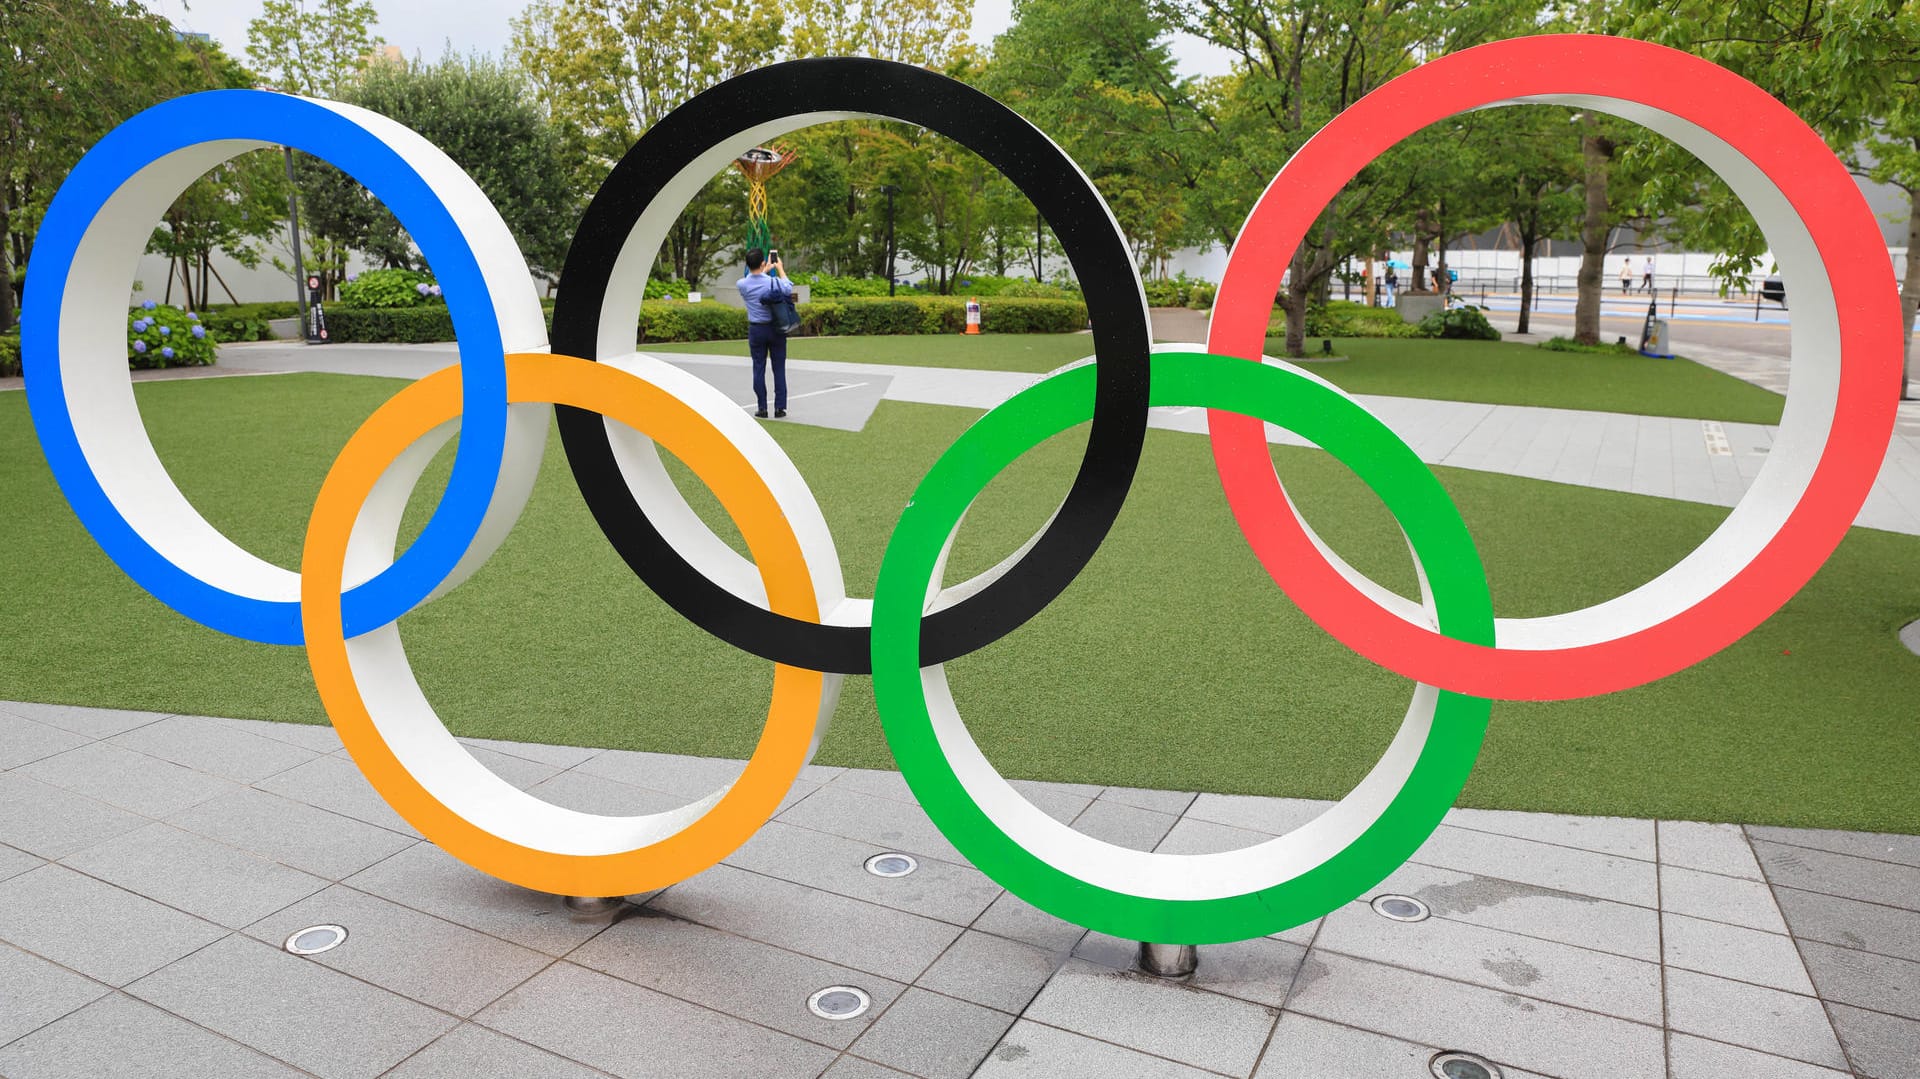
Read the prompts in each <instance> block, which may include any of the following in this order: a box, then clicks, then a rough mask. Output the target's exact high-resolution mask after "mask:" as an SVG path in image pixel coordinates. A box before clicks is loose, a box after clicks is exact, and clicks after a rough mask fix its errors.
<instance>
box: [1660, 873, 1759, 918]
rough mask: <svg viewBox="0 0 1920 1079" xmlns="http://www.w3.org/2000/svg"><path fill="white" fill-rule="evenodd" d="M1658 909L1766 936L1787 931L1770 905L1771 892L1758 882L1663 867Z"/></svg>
mask: <svg viewBox="0 0 1920 1079" xmlns="http://www.w3.org/2000/svg"><path fill="white" fill-rule="evenodd" d="M1660 907H1661V909H1662V910H1665V911H1669V912H1671V913H1674V914H1685V915H1687V916H1689V917H1693V918H1705V919H1708V920H1709V921H1716V922H1729V923H1731V924H1733V925H1744V926H1746V927H1747V928H1748V929H1764V930H1766V931H1767V932H1769V933H1784V932H1786V931H1787V923H1786V921H1785V920H1784V919H1783V918H1781V917H1780V908H1779V907H1778V906H1777V905H1775V903H1774V901H1773V890H1772V889H1770V888H1768V887H1767V886H1766V885H1765V884H1762V883H1761V882H1759V881H1757V880H1739V879H1736V878H1734V877H1723V876H1720V875H1719V874H1717V873H1702V872H1700V871H1699V870H1697V869H1682V868H1680V867H1679V866H1677V865H1663V866H1661V867H1660Z"/></svg>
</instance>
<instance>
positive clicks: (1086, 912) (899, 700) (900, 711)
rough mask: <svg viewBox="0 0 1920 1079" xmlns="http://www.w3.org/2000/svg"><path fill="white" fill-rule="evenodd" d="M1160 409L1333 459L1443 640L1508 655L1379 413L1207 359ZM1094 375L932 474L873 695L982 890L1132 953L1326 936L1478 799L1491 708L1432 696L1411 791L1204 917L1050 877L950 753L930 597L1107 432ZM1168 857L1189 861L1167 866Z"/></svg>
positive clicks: (896, 556)
mask: <svg viewBox="0 0 1920 1079" xmlns="http://www.w3.org/2000/svg"><path fill="white" fill-rule="evenodd" d="M1152 378H1153V382H1152V392H1151V403H1152V404H1153V405H1172V406H1182V405H1184V406H1192V407H1204V408H1215V409H1223V410H1225V411H1229V412H1238V413H1242V414H1245V415H1250V416H1256V417H1258V418H1260V419H1262V420H1265V421H1267V422H1269V423H1275V424H1278V425H1280V426H1282V427H1285V428H1287V429H1289V430H1291V431H1293V432H1295V433H1296V434H1299V435H1301V436H1303V437H1305V438H1307V439H1308V440H1309V441H1311V442H1313V443H1315V444H1316V445H1318V446H1320V447H1322V448H1323V449H1325V450H1326V451H1327V452H1329V453H1331V454H1333V455H1334V457H1335V458H1336V459H1338V460H1340V461H1341V462H1343V463H1344V464H1346V466H1347V467H1348V468H1350V469H1352V470H1353V471H1354V473H1355V474H1356V475H1358V476H1359V477H1360V479H1361V480H1362V481H1364V482H1365V483H1366V484H1367V485H1368V486H1369V487H1371V488H1372V489H1373V491H1374V493H1375V494H1376V495H1378V496H1379V497H1380V499H1381V500H1382V501H1383V502H1385V503H1386V505H1387V508H1388V509H1389V510H1390V511H1391V512H1392V513H1393V514H1394V516H1395V518H1396V519H1397V520H1398V522H1399V524H1400V527H1401V529H1402V531H1404V532H1405V533H1406V535H1407V537H1408V539H1409V542H1410V544H1411V546H1412V547H1413V550H1414V557H1415V559H1416V560H1417V561H1418V563H1419V565H1420V567H1421V569H1422V571H1423V572H1424V573H1425V576H1426V579H1427V582H1428V587H1429V589H1430V590H1431V594H1432V596H1433V601H1434V607H1435V609H1436V610H1437V611H1438V617H1439V623H1440V626H1439V628H1440V631H1441V632H1442V633H1445V634H1446V635H1448V636H1450V637H1454V638H1456V639H1458V640H1462V641H1467V642H1469V643H1472V644H1486V645H1490V644H1492V643H1493V639H1494V631H1493V605H1492V600H1491V597H1490V596H1489V594H1488V591H1487V582H1486V575H1485V572H1484V570H1483V569H1482V567H1481V563H1480V556H1479V554H1478V552H1477V551H1476V550H1475V549H1474V546H1473V539H1472V537H1471V536H1470V535H1469V534H1468V532H1467V527H1466V524H1465V522H1463V521H1462V520H1461V519H1460V513H1459V510H1458V509H1457V508H1456V507H1455V506H1454V504H1453V502H1452V500H1451V499H1450V498H1449V497H1448V495H1447V493H1446V491H1445V490H1444V489H1443V488H1442V487H1441V486H1440V482H1439V480H1438V479H1437V478H1435V476H1434V475H1433V473H1432V472H1431V471H1430V470H1429V469H1428V468H1427V466H1426V465H1425V464H1424V463H1423V462H1422V461H1421V460H1420V459H1419V458H1418V457H1417V456H1415V454H1414V452H1413V450H1412V449H1411V448H1410V447H1408V446H1407V444H1406V443H1405V442H1403V441H1401V440H1400V438H1399V437H1398V436H1397V435H1395V434H1394V433H1393V432H1392V431H1391V430H1389V429H1388V428H1387V427H1386V425H1385V424H1383V423H1381V422H1380V420H1379V419H1377V418H1375V417H1374V416H1373V415H1372V414H1371V413H1369V412H1367V410H1366V409H1364V408H1363V407H1361V406H1360V405H1359V404H1357V403H1356V402H1354V401H1353V400H1351V399H1350V398H1348V397H1346V396H1345V395H1344V394H1342V393H1340V392H1339V391H1337V390H1334V389H1332V388H1330V387H1328V386H1326V385H1324V384H1322V383H1320V382H1318V381H1316V380H1314V379H1313V378H1311V377H1309V376H1307V375H1305V374H1303V373H1301V372H1299V371H1298V370H1295V369H1291V368H1285V367H1273V366H1268V365H1266V364H1260V363H1250V362H1248V361H1246V360H1242V359H1237V358H1233V357H1225V356H1213V355H1209V354H1207V353H1202V352H1160V353H1156V354H1154V356H1153V360H1152ZM1093 394H1094V369H1093V366H1092V365H1090V364H1082V365H1080V366H1076V367H1070V368H1067V369H1064V370H1062V371H1058V372H1056V373H1054V374H1052V375H1050V376H1048V377H1047V378H1045V379H1043V380H1041V381H1040V382H1038V383H1036V384H1034V385H1033V386H1030V387H1028V388H1027V389H1025V390H1023V391H1021V392H1020V393H1019V394H1016V395H1015V396H1014V397H1012V398H1010V399H1009V400H1007V401H1006V402H1005V403H1003V404H1001V405H999V406H998V407H996V408H994V409H993V410H991V411H990V412H988V413H987V414H986V415H984V416H982V417H981V418H980V420H979V421H978V422H976V423H975V424H974V425H973V426H972V427H971V428H969V429H968V430H967V432H966V433H965V434H963V435H962V436H961V437H960V438H959V439H958V440H957V441H955V443H954V444H953V446H952V447H950V448H949V449H948V450H947V452H946V453H944V454H942V455H941V457H940V459H939V461H937V462H935V464H934V466H933V468H932V469H931V470H929V471H928V473H927V475H926V478H925V479H923V480H921V481H920V485H919V487H918V488H917V489H916V490H915V491H914V495H913V500H912V501H911V502H909V503H908V504H907V508H906V510H905V511H904V512H903V513H902V514H901V515H900V521H899V523H898V524H897V525H896V526H895V527H894V531H893V535H892V537H891V538H890V539H889V540H888V542H887V549H886V554H885V557H884V559H883V560H882V562H881V565H880V575H879V580H878V581H877V582H876V584H875V588H874V599H873V692H874V698H875V703H876V705H877V706H878V708H879V712H880V718H881V724H882V727H883V729H884V730H885V733H886V738H887V743H888V745H889V747H890V748H891V749H892V751H893V755H894V759H895V760H896V761H897V762H898V763H899V765H900V771H901V773H902V774H903V775H904V776H905V778H906V781H907V784H908V786H909V787H911V788H912V790H913V793H914V796H915V797H916V798H918V799H919V801H920V805H921V806H922V807H923V808H924V809H925V810H926V812H927V815H928V816H929V817H931V818H932V819H933V822H934V824H935V825H936V826H938V827H939V829H940V831H941V832H942V833H943V834H944V835H945V836H946V837H947V839H948V840H949V841H951V842H952V843H953V845H954V846H955V847H956V848H958V849H959V850H960V852H961V853H962V854H964V855H966V857H967V858H968V859H969V860H971V861H972V862H973V864H974V865H975V866H976V867H977V868H979V869H980V871H981V872H983V873H985V874H987V876H989V877H991V878H993V880H994V881H995V882H997V883H999V884H1000V885H1001V886H1002V887H1005V888H1006V889H1007V890H1008V891H1010V892H1012V893H1014V894H1015V895H1017V896H1019V897H1020V898H1021V899H1024V900H1026V901H1027V902H1028V903H1031V904H1033V905H1034V906H1035V907H1038V908H1040V909H1041V910H1044V911H1046V912H1047V913H1049V914H1052V915H1054V916H1055V917H1058V918H1062V919H1065V920H1066V921H1069V922H1073V923H1075V924H1078V925H1083V926H1086V927H1088V928H1090V929H1095V930H1098V931H1100V932H1103V933H1108V934H1112V935H1114V936H1119V937H1126V938H1129V939H1133V940H1146V941H1157V942H1162V943H1178V944H1211V943H1219V942H1223V941H1234V940H1247V939H1251V938H1253V937H1259V936H1265V935H1267V934H1270V933H1276V932H1279V931H1281V930H1284V929H1289V928H1292V927H1293V926H1296V925H1301V924H1304V923H1306V922H1309V921H1312V920H1313V919H1315V918H1318V917H1320V916H1321V915H1324V914H1326V913H1327V912H1329V911H1331V910H1333V909H1335V908H1336V907H1339V906H1340V905H1342V904H1344V903H1346V902H1349V901H1351V900H1353V899H1355V898H1357V897H1359V896H1361V895H1363V894H1365V893H1366V891H1367V889H1369V888H1371V887H1373V886H1374V885H1376V884H1378V883H1379V882H1380V881H1382V880H1384V879H1385V878H1386V877H1387V876H1388V874H1390V873H1392V872H1393V871H1394V870H1395V869H1397V868H1398V867H1399V866H1400V865H1401V864H1402V863H1404V862H1405V861H1406V860H1407V858H1408V857H1409V856H1411V855H1412V854H1413V853H1414V851H1416V850H1418V849H1419V847H1420V845H1421V844H1422V843H1424V842H1425V841H1426V839H1427V837H1428V836H1430V835H1432V834H1433V832H1434V829H1436V828H1438V827H1439V826H1440V821H1441V818H1442V817H1443V816H1444V815H1445V814H1446V811H1447V809H1448V808H1449V807H1451V806H1452V805H1453V801H1454V799H1455V798H1456V797H1458V796H1459V793H1460V789H1461V787H1463V786H1464V785H1465V784H1466V781H1467V776H1468V774H1469V773H1470V772H1471V771H1472V769H1473V764H1474V760H1475V758H1476V757H1477V756H1478V755H1479V752H1480V744H1481V741H1482V740H1483V739H1484V738H1485V736H1486V729H1487V719H1488V715H1489V713H1490V712H1491V710H1492V702H1491V701H1489V700H1488V699H1486V698H1483V697H1470V696H1467V695H1465V694H1459V693H1451V692H1447V691H1444V690H1435V691H1432V692H1435V693H1436V694H1437V701H1436V704H1435V709H1434V716H1433V722H1432V726H1431V729H1430V731H1429V734H1428V736H1427V738H1426V741H1425V743H1424V744H1423V745H1422V747H1421V748H1420V750H1419V754H1418V758H1417V760H1416V761H1415V762H1414V763H1413V765H1412V769H1411V772H1410V774H1409V775H1408V778H1407V780H1406V782H1405V783H1404V784H1403V785H1402V786H1401V787H1400V789H1399V791H1398V792H1397V793H1396V794H1394V795H1393V797H1392V799H1391V801H1390V802H1389V803H1388V805H1387V806H1386V808H1385V809H1384V810H1383V811H1382V812H1381V814H1380V815H1379V817H1378V818H1377V819H1375V820H1374V821H1373V822H1372V823H1371V824H1370V825H1369V826H1368V827H1366V828H1365V830H1364V831H1362V832H1361V833H1360V834H1359V836H1358V837H1357V838H1356V839H1354V840H1353V841H1352V842H1350V843H1348V844H1347V845H1346V846H1344V847H1343V848H1341V849H1339V850H1338V851H1337V852H1335V853H1332V854H1331V856H1329V857H1327V858H1326V859H1325V860H1324V861H1321V862H1319V864H1317V865H1314V866H1312V867H1311V868H1309V869H1306V870H1305V871H1304V872H1301V873H1299V874H1298V875H1296V876H1293V877H1291V878H1290V879H1287V880H1283V881H1280V882H1279V883H1276V884H1273V885H1271V886H1268V887H1264V888H1257V889H1254V890H1251V891H1247V892H1244V893H1242V894H1237V895H1223V896H1218V897H1213V898H1202V899H1173V898H1156V897H1148V896H1142V895H1135V894H1130V893H1128V892H1125V891H1118V890H1114V889H1112V888H1109V887H1104V886H1102V885H1099V884H1096V883H1092V882H1089V881H1085V880H1081V879H1079V878H1077V877H1075V876H1073V875H1071V874H1069V873H1068V872H1066V871H1065V870H1062V869H1060V868H1057V867H1055V866H1054V865H1052V864H1049V863H1048V862H1046V861H1044V860H1042V858H1040V857H1039V856H1037V855H1035V854H1034V853H1032V852H1030V851H1028V850H1027V849H1026V848H1025V847H1023V846H1021V845H1020V843H1018V842H1017V841H1016V840H1015V839H1014V838H1013V837H1012V836H1010V835H1008V834H1007V833H1006V832H1005V831H1004V830H1002V829H1001V827H1000V826H999V825H998V824H996V823H995V822H994V821H993V820H992V819H991V818H990V817H988V815H987V813H986V812H985V811H984V810H983V809H982V808H981V807H980V805H979V804H978V803H977V802H976V801H975V799H974V798H973V796H972V795H971V794H970V793H969V792H968V791H967V789H966V788H965V787H964V786H963V785H962V783H961V781H960V779H959V777H958V775H957V774H956V773H955V771H954V768H953V765H952V763H951V761H949V759H948V757H947V755H946V753H945V752H944V751H943V750H942V748H941V745H940V741H939V736H938V734H937V733H936V731H935V728H934V724H933V718H932V715H931V713H930V711H929V709H928V706H927V698H926V695H925V692H924V687H923V684H922V681H921V670H920V661H919V657H920V625H921V619H922V616H923V615H924V613H925V608H926V606H927V595H928V593H927V583H928V581H929V580H930V579H931V578H932V576H933V573H934V568H935V566H936V565H937V564H938V561H939V558H940V553H941V550H942V549H943V548H944V547H945V545H946V543H947V540H948V539H949V538H950V537H951V536H952V534H953V532H954V530H955V529H956V528H957V527H958V526H959V521H960V518H961V515H962V514H963V513H964V512H965V511H966V509H967V507H968V506H969V505H970V504H971V503H972V502H973V500H974V499H975V498H976V497H977V496H978V495H979V494H980V492H981V491H982V490H983V489H985V487H986V486H987V484H988V483H989V482H991V481H992V479H993V478H994V477H995V476H996V475H998V474H999V473H1000V472H1001V471H1002V470H1004V469H1005V468H1006V467H1007V466H1008V465H1009V464H1011V463H1012V462H1013V461H1014V460H1015V459H1017V458H1018V457H1019V456H1020V455H1021V454H1023V453H1025V452H1026V451H1027V450H1029V449H1031V448H1033V447H1034V446H1036V445H1038V444H1040V443H1041V442H1043V441H1045V440H1046V439H1048V438H1051V437H1052V436H1054V435H1056V434H1058V433H1060V432H1062V431H1064V430H1066V429H1067V428H1069V427H1071V426H1073V425H1075V424H1077V423H1081V422H1084V421H1086V420H1087V419H1089V418H1091V416H1092V415H1093ZM1155 857H1168V858H1172V857H1180V856H1175V855H1159V856H1155Z"/></svg>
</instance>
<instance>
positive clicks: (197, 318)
mask: <svg viewBox="0 0 1920 1079" xmlns="http://www.w3.org/2000/svg"><path fill="white" fill-rule="evenodd" d="M187 321H189V322H198V321H200V316H199V315H196V314H194V313H193V312H191V311H189V312H187Z"/></svg>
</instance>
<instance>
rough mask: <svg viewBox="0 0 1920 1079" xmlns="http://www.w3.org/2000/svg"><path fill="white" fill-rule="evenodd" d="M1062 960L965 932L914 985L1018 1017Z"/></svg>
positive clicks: (1062, 956) (1025, 946)
mask: <svg viewBox="0 0 1920 1079" xmlns="http://www.w3.org/2000/svg"><path fill="white" fill-rule="evenodd" d="M1066 958H1067V957H1066V955H1065V953H1062V952H1056V951H1051V950H1049V949H1046V948H1038V947H1035V946H1033V945H1031V944H1023V943H1021V942H1020V941H1017V940H1008V939H1006V938H1005V937H996V936H994V935H992V934H990V933H981V932H979V931H977V930H968V931H967V932H965V933H962V934H960V939H959V940H956V941H954V942H953V946H952V947H950V948H948V949H947V950H946V952H945V954H943V955H941V956H940V958H939V960H937V961H936V962H935V963H934V964H933V966H931V967H929V968H927V972H926V973H925V974H922V975H921V976H920V981H919V983H918V984H919V985H920V986H922V987H924V988H927V989H931V990H933V991H935V992H937V993H945V994H946V995H947V996H950V997H959V998H960V999H961V1000H970V1001H972V1002H973V1003H975V1004H984V1005H986V1006H987V1007H989V1008H998V1009H999V1010H1001V1011H1003V1012H1012V1013H1014V1014H1016V1015H1017V1014H1019V1013H1020V1011H1021V1010H1022V1009H1024V1008H1025V1007H1026V1006H1027V1004H1028V1002H1030V1001H1032V1000H1033V998H1034V995H1035V994H1036V993H1038V992H1040V987H1041V986H1043V985H1045V984H1047V979H1049V978H1051V977H1053V972H1054V971H1056V970H1059V969H1060V964H1062V963H1064V962H1066Z"/></svg>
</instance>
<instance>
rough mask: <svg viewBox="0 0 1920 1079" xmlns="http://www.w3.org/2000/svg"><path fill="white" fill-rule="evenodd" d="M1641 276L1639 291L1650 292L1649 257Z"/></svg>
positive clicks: (1650, 261) (1651, 283)
mask: <svg viewBox="0 0 1920 1079" xmlns="http://www.w3.org/2000/svg"><path fill="white" fill-rule="evenodd" d="M1643 275H1644V276H1642V277H1641V278H1640V291H1642V292H1652V291H1653V259H1652V258H1651V257H1649V258H1648V259H1647V263H1646V266H1645V267H1644V268H1643Z"/></svg>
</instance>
